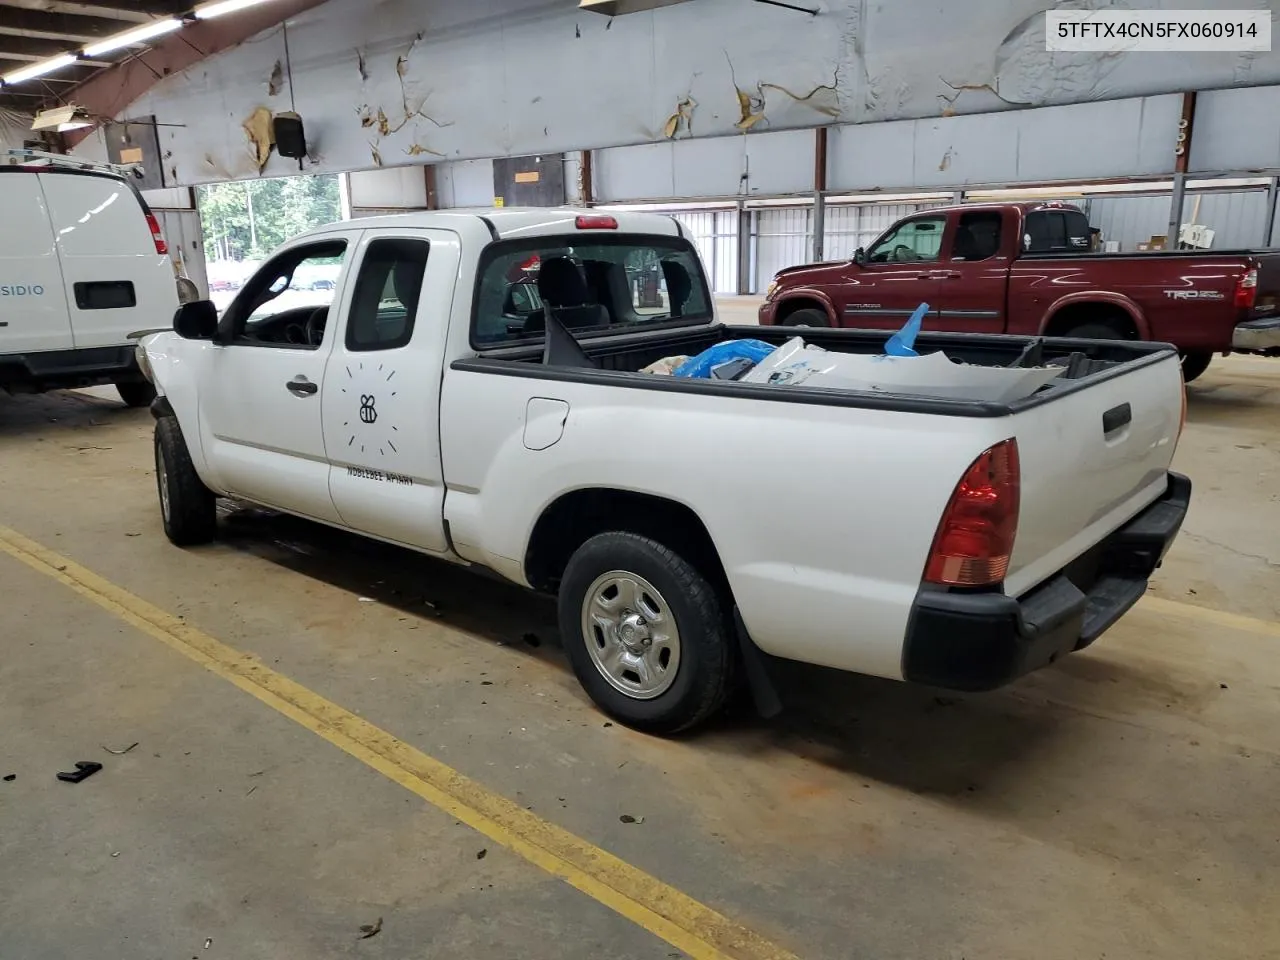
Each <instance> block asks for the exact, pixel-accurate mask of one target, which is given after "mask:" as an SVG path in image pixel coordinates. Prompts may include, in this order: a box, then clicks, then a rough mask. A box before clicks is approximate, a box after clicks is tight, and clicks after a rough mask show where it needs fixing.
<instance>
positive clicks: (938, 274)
mask: <svg viewBox="0 0 1280 960" xmlns="http://www.w3.org/2000/svg"><path fill="white" fill-rule="evenodd" d="M929 278H930V279H931V280H959V279H960V274H958V273H956V272H955V271H954V270H935V271H933V273H931V274H929Z"/></svg>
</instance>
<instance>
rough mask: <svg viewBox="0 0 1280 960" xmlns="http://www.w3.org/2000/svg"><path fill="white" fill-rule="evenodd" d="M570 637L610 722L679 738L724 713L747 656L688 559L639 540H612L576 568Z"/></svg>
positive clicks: (569, 650) (565, 583)
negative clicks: (739, 659)
mask: <svg viewBox="0 0 1280 960" xmlns="http://www.w3.org/2000/svg"><path fill="white" fill-rule="evenodd" d="M559 614H560V617H559V619H560V633H561V636H562V637H563V638H564V647H565V653H566V654H567V655H568V657H569V662H570V663H571V664H572V666H573V672H574V673H575V674H576V675H577V677H578V681H579V682H580V683H581V684H582V686H583V689H585V690H586V692H587V694H588V695H589V696H590V697H591V699H592V700H594V701H595V702H596V704H597V705H598V706H599V707H600V708H601V709H602V710H604V712H605V713H607V714H609V715H610V716H612V717H615V718H616V719H618V720H619V721H621V722H622V723H625V724H627V725H628V726H631V727H635V728H637V729H639V730H645V731H648V732H651V733H677V732H679V731H681V730H686V729H688V728H689V727H692V726H695V725H696V724H698V723H700V722H702V721H703V720H705V719H707V718H708V717H710V716H711V715H712V714H713V713H715V712H716V711H717V710H719V709H720V707H721V706H723V704H724V702H725V700H726V699H727V698H728V696H729V693H730V692H731V690H732V686H733V677H734V673H735V663H736V656H737V648H736V646H735V643H734V634H733V627H732V624H731V623H730V620H729V616H728V612H727V607H726V605H725V603H724V602H723V600H722V598H721V596H720V593H719V591H717V590H716V588H715V587H714V586H713V585H712V584H711V583H710V582H709V581H708V580H707V579H706V578H705V577H704V576H703V575H702V574H701V573H700V572H699V571H698V570H697V569H696V568H695V567H694V566H693V565H691V564H690V563H688V562H687V561H686V560H685V559H684V558H683V557H681V556H680V555H679V554H676V553H674V552H673V551H671V550H670V549H668V548H667V547H665V546H663V545H662V544H660V543H658V542H657V541H655V540H650V539H648V538H647V537H641V536H638V535H637V534H633V533H621V532H617V533H602V534H599V535H597V536H594V537H592V538H591V539H590V540H588V541H587V542H586V543H584V544H583V545H582V546H581V547H579V548H578V550H577V551H576V552H575V553H574V555H573V556H572V557H571V558H570V560H569V565H568V566H567V567H566V568H565V572H564V577H563V579H562V580H561V583H560V596H559Z"/></svg>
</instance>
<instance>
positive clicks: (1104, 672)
mask: <svg viewBox="0 0 1280 960" xmlns="http://www.w3.org/2000/svg"><path fill="white" fill-rule="evenodd" d="M222 514H223V516H222V529H221V532H220V538H219V542H220V543H221V544H223V545H224V546H227V547H230V548H232V549H235V550H238V551H242V552H245V553H248V554H252V555H254V556H257V557H259V558H261V559H265V560H268V561H269V562H272V563H275V564H279V565H281V566H283V567H286V568H288V569H290V570H292V571H294V572H296V573H299V574H301V575H303V576H306V577H311V578H315V579H317V580H321V581H323V582H326V583H329V584H330V585H332V586H336V587H338V588H340V589H343V590H347V591H350V592H352V593H354V594H356V595H358V596H362V597H368V598H370V599H372V600H375V601H378V602H380V603H382V604H385V605H386V606H388V607H391V608H394V609H396V610H398V611H400V612H401V613H402V614H403V615H406V616H410V617H415V618H423V619H433V618H439V619H440V620H442V621H443V622H445V623H447V624H448V625H449V626H451V627H453V628H456V629H458V630H462V631H465V632H467V633H470V634H473V635H474V636H476V637H477V642H483V641H484V640H488V641H490V642H493V643H497V644H501V645H504V646H507V647H510V648H511V649H512V650H513V651H515V652H517V653H519V654H520V655H521V656H528V657H533V658H537V659H538V660H541V661H543V662H545V663H547V664H549V665H551V666H553V667H554V668H556V669H559V670H564V671H568V670H569V666H568V663H567V662H566V661H565V659H564V657H563V654H562V653H561V651H560V650H559V647H560V637H559V633H558V630H557V626H556V611H555V604H554V601H553V600H551V599H550V598H547V597H544V596H541V595H538V594H534V593H532V592H531V591H528V590H524V589H521V588H519V587H517V586H515V585H513V584H510V583H507V582H506V581H503V580H500V579H498V578H496V577H494V576H492V575H487V574H483V573H477V572H474V571H471V570H468V569H465V568H462V567H455V566H453V565H451V564H448V563H445V562H443V561H437V560H434V559H431V558H427V557H422V556H420V555H418V554H415V553H413V552H411V551H408V550H403V549H400V548H397V547H393V546H389V545H386V544H382V543H377V542H374V541H370V540H366V539H364V538H361V537H357V536H354V535H352V534H348V533H345V532H342V531H338V530H333V529H330V528H328V527H324V526H322V525H318V524H313V523H310V522H308V521H303V520H298V519H296V518H293V517H289V516H286V515H281V514H276V513H272V512H270V511H265V510H260V509H258V508H254V507H245V506H240V505H230V504H227V505H224V507H223V508H222ZM1079 656H1080V657H1083V656H1087V655H1079ZM1074 659H1076V658H1068V659H1067V660H1066V661H1064V663H1063V664H1060V665H1058V666H1056V667H1054V668H1051V669H1050V670H1048V671H1044V672H1042V673H1041V674H1039V675H1037V677H1036V678H1035V680H1034V696H1031V695H1029V694H1028V693H1027V692H1026V690H1027V688H1025V687H1024V686H1023V685H1020V684H1015V685H1014V686H1013V687H1011V688H1009V689H1007V690H1005V691H1001V692H997V693H991V694H977V695H966V694H957V693H953V692H948V691H942V690H935V689H931V688H926V687H915V686H908V685H906V684H903V683H898V682H894V681H890V680H882V679H878V678H875V677H865V676H858V675H854V674H847V673H842V672H839V671H835V670H827V669H823V668H819V667H813V666H809V665H806V664H799V663H793V662H787V661H777V662H775V664H774V667H775V669H774V677H775V682H776V684H777V687H778V690H779V693H780V695H781V698H782V700H783V702H784V704H785V707H786V709H785V710H784V712H783V713H782V714H781V715H780V716H777V717H774V718H771V719H767V720H766V719H762V718H761V717H759V716H758V714H757V713H756V711H755V709H754V705H753V703H752V701H751V698H750V696H749V695H748V694H746V693H745V692H744V693H743V694H741V695H740V696H739V697H737V698H736V699H735V701H734V702H733V703H732V704H731V705H730V707H729V709H728V710H726V711H725V713H724V714H723V715H722V716H721V717H719V718H717V719H715V720H713V721H712V722H711V723H710V724H708V725H707V726H706V727H704V728H702V729H701V730H699V731H698V732H696V733H694V734H691V735H690V736H689V737H688V743H689V745H691V746H693V747H695V748H696V749H695V753H696V752H698V751H701V750H703V749H706V750H711V751H714V752H716V753H718V754H727V755H733V756H734V757H736V758H741V759H742V760H744V761H749V760H750V759H751V758H753V757H760V756H762V755H767V754H770V753H776V752H778V751H781V752H783V753H784V754H789V755H792V756H794V757H796V758H798V759H802V760H808V761H812V762H816V763H819V764H821V765H823V766H824V767H826V768H827V769H828V770H831V771H832V772H835V773H837V774H839V775H841V777H842V778H843V779H849V780H850V781H852V780H854V779H859V780H861V779H869V780H876V781H880V782H883V783H889V784H893V785H895V786H898V787H901V788H905V789H908V790H911V791H914V792H918V793H925V794H933V795H938V796H950V797H959V798H968V799H972V798H971V797H970V795H971V794H973V793H974V792H975V791H978V790H983V791H987V790H992V789H994V788H996V787H997V786H998V785H999V784H1000V783H1001V782H1002V781H1003V780H1004V779H1005V775H1004V773H1003V771H1009V773H1008V776H1009V777H1012V778H1016V779H1017V780H1019V781H1020V780H1022V779H1023V778H1025V776H1026V775H1027V764H1028V761H1029V760H1030V759H1031V758H1032V757H1033V756H1040V757H1041V758H1043V756H1044V754H1045V745H1046V743H1048V742H1052V741H1060V740H1063V739H1074V738H1076V737H1078V736H1079V735H1080V731H1079V730H1077V729H1075V728H1077V727H1079V726H1080V723H1079V721H1080V719H1081V716H1080V715H1079V714H1077V713H1075V712H1073V711H1072V710H1071V709H1069V708H1055V709H1045V708H1044V703H1045V702H1046V700H1049V701H1058V702H1060V703H1069V702H1070V701H1071V699H1072V693H1073V689H1074V687H1075V686H1076V685H1078V684H1080V683H1081V682H1084V683H1085V684H1086V685H1088V686H1089V687H1091V688H1093V687H1101V688H1102V694H1101V696H1103V697H1104V698H1110V697H1114V698H1115V700H1116V702H1117V703H1120V702H1123V701H1124V700H1125V699H1126V698H1127V697H1129V696H1130V695H1131V692H1132V686H1133V683H1135V682H1136V679H1135V678H1134V677H1132V676H1129V674H1130V672H1131V671H1129V670H1128V669H1127V668H1125V667H1123V666H1122V665H1117V664H1114V663H1103V664H1099V663H1096V662H1095V663H1090V664H1088V665H1087V667H1085V665H1083V664H1082V668H1085V669H1086V672H1085V673H1084V674H1082V673H1081V672H1080V670H1077V669H1076V668H1075V666H1074V665H1073V660H1074ZM1081 677H1085V678H1086V679H1085V680H1084V681H1081ZM1126 691H1127V692H1126ZM1033 700H1034V702H1033ZM1041 762H1043V761H1042V760H1040V761H1037V762H1035V763H1033V764H1032V766H1033V767H1038V766H1040V763H1041Z"/></svg>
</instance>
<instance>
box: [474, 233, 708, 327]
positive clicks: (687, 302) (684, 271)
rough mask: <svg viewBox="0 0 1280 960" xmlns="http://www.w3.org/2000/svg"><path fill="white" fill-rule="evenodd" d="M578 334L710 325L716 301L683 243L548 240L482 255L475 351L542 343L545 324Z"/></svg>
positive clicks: (623, 238)
mask: <svg viewBox="0 0 1280 960" xmlns="http://www.w3.org/2000/svg"><path fill="white" fill-rule="evenodd" d="M548 313H550V314H551V316H553V317H555V318H556V319H557V320H559V321H560V322H561V323H562V324H564V326H565V327H566V328H568V329H569V330H571V331H573V332H574V333H575V334H578V333H610V332H620V331H624V330H633V329H637V328H644V327H650V326H658V325H662V326H666V325H673V326H674V325H686V324H703V323H709V322H710V321H711V319H712V316H713V307H712V298H711V293H710V290H709V288H708V286H707V281H706V277H705V276H704V275H703V272H702V264H701V262H700V261H699V260H698V255H697V253H696V252H695V251H694V249H693V246H692V245H691V244H690V243H689V242H688V241H687V240H684V239H682V238H679V237H661V236H640V235H628V234H622V235H619V236H598V235H590V236H566V235H563V234H562V235H555V236H544V237H531V238H529V239H525V240H505V241H498V242H496V243H493V244H490V245H489V247H488V248H486V250H485V251H484V253H483V254H481V257H480V268H479V275H478V276H477V278H476V297H475V307H474V315H473V318H472V327H471V341H472V346H474V347H476V348H477V349H484V348H492V347H496V346H501V345H503V344H507V343H520V342H529V341H533V340H537V339H541V338H542V336H543V335H544V333H545V331H546V316H547V314H548Z"/></svg>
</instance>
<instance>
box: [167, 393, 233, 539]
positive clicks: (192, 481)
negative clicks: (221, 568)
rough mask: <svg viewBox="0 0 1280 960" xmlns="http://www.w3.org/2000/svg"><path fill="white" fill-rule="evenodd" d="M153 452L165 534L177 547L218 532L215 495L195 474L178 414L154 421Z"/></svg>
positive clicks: (207, 537)
mask: <svg viewBox="0 0 1280 960" xmlns="http://www.w3.org/2000/svg"><path fill="white" fill-rule="evenodd" d="M155 453H156V489H157V492H158V493H159V495H160V517H161V519H162V520H163V521H164V533H165V536H167V537H168V538H169V540H170V542H171V543H174V544H176V545H177V546H180V547H187V546H194V545H195V544H199V543H208V542H209V541H210V540H212V539H213V538H214V535H215V533H216V532H217V527H218V514H217V498H216V497H214V495H213V492H212V491H210V490H209V488H208V487H206V486H205V485H204V482H203V481H202V480H201V479H200V476H199V474H197V473H196V468H195V465H194V464H192V462H191V454H190V453H189V452H188V451H187V442H186V440H185V439H184V438H183V436H182V429H181V428H180V427H179V426H178V419H177V417H161V418H160V419H159V420H157V421H156V434H155Z"/></svg>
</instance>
